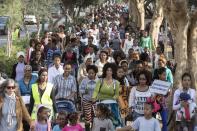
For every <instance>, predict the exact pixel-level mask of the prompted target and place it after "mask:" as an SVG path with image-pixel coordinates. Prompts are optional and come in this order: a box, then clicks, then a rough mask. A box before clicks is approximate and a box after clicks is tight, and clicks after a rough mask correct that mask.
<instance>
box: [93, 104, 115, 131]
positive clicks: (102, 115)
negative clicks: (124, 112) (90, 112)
mask: <svg viewBox="0 0 197 131" xmlns="http://www.w3.org/2000/svg"><path fill="white" fill-rule="evenodd" d="M109 116H110V110H109V109H108V107H107V106H106V105H105V104H103V103H99V104H98V105H97V108H96V117H95V118H94V120H93V126H92V131H115V130H114V126H113V124H112V121H111V120H110V119H109Z"/></svg>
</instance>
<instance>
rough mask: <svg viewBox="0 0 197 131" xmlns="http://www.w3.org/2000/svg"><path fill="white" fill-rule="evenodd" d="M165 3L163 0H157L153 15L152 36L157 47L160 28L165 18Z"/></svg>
mask: <svg viewBox="0 0 197 131" xmlns="http://www.w3.org/2000/svg"><path fill="white" fill-rule="evenodd" d="M163 4H164V2H163V0H156V4H155V5H156V6H155V12H154V14H153V17H152V22H151V29H150V36H151V39H152V42H153V46H154V47H157V43H158V34H159V29H160V26H161V24H162V21H163V18H164V14H163Z"/></svg>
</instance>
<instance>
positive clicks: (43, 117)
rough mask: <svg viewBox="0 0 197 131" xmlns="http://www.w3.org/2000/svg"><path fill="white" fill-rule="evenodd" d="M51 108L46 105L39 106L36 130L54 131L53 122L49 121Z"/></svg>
mask: <svg viewBox="0 0 197 131" xmlns="http://www.w3.org/2000/svg"><path fill="white" fill-rule="evenodd" d="M49 112H50V109H49V108H47V107H45V106H44V105H40V106H39V107H38V112H37V121H36V122H35V131H52V129H51V122H50V121H48V118H49Z"/></svg>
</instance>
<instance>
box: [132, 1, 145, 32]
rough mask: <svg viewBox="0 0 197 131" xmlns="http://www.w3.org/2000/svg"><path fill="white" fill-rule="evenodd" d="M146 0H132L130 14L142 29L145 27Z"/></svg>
mask: <svg viewBox="0 0 197 131" xmlns="http://www.w3.org/2000/svg"><path fill="white" fill-rule="evenodd" d="M144 1H145V0H130V1H129V5H130V9H131V10H130V14H131V15H132V19H133V21H134V22H136V23H137V26H138V27H139V28H140V30H144V28H145V10H144Z"/></svg>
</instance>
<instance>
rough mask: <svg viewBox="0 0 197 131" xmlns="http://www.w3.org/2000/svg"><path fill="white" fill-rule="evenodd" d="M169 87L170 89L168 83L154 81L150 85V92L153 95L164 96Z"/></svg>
mask: <svg viewBox="0 0 197 131" xmlns="http://www.w3.org/2000/svg"><path fill="white" fill-rule="evenodd" d="M170 87H171V83H170V82H166V81H161V80H154V81H153V84H152V85H151V88H150V91H151V92H153V93H157V94H161V95H166V94H167V93H168V90H169V88H170Z"/></svg>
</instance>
